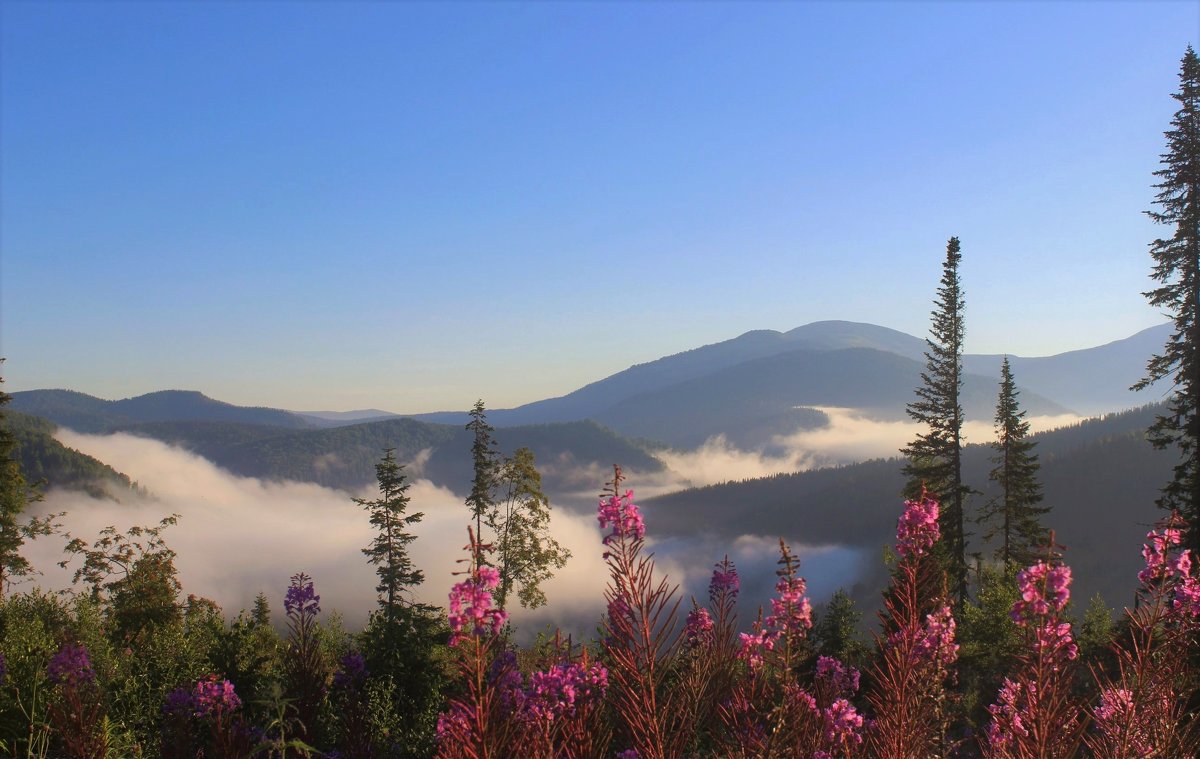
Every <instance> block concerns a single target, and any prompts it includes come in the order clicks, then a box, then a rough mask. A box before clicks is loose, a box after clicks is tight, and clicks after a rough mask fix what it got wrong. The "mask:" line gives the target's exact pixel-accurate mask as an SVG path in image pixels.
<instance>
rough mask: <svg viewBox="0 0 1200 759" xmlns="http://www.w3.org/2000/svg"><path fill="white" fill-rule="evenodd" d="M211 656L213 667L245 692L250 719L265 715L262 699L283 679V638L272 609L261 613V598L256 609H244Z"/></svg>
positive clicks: (242, 692)
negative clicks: (272, 623)
mask: <svg viewBox="0 0 1200 759" xmlns="http://www.w3.org/2000/svg"><path fill="white" fill-rule="evenodd" d="M259 599H261V600H262V602H263V603H264V604H265V602H266V597H265V596H263V595H262V594H260V595H259ZM210 658H211V661H212V664H213V670H214V671H215V672H217V673H221V674H223V675H224V676H225V677H226V678H228V679H229V680H230V681H231V682H234V683H236V684H237V689H238V692H239V693H241V694H242V695H243V696H245V699H244V701H245V702H246V709H247V712H248V716H249V718H250V720H251V721H252V722H254V721H256V720H257V718H259V717H260V716H265V715H262V714H259V711H258V710H259V709H260V708H261V703H260V702H261V700H262V699H263V698H265V697H266V696H267V695H269V694H270V693H271V689H272V686H274V685H275V684H277V683H279V682H281V681H282V679H283V639H282V638H280V637H279V633H278V632H276V631H275V628H273V627H272V626H271V620H270V611H269V610H267V612H266V614H262V613H260V609H259V604H258V599H256V601H255V610H254V611H253V612H251V613H250V614H247V613H246V612H245V611H242V612H241V613H240V614H238V616H237V618H236V619H234V620H233V622H232V623H230V625H229V627H228V629H225V628H222V630H221V631H220V633H219V634H218V635H217V636H216V639H215V640H214V641H213V646H212V649H211V650H210Z"/></svg>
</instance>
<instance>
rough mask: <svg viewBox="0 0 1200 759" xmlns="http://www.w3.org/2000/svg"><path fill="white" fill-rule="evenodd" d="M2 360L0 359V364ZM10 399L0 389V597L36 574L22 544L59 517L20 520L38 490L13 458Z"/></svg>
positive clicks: (0, 383)
mask: <svg viewBox="0 0 1200 759" xmlns="http://www.w3.org/2000/svg"><path fill="white" fill-rule="evenodd" d="M3 362H4V359H2V358H0V364H3ZM3 383H4V378H3V377H0V386H3ZM11 400H12V396H11V395H9V394H8V393H6V392H4V391H3V390H2V389H0V600H3V599H4V592H5V590H6V589H7V588H8V586H9V585H11V584H12V583H14V582H16V581H18V580H20V579H22V578H25V577H28V576H29V575H32V574H36V572H35V570H34V568H33V566H32V565H31V564H30V563H29V560H28V559H26V558H25V557H24V556H22V555H21V546H23V545H25V541H26V540H29V539H33V538H36V537H37V536H39V535H49V534H51V533H52V532H53V531H54V529H55V528H56V527H57V525H55V524H54V518H55V517H57V516H61V515H57V514H55V515H51V516H48V517H43V518H38V517H32V518H30V519H28V520H25V521H22V520H21V514H22V512H24V511H25V507H26V506H28V505H29V504H30V503H34V502H36V501H39V500H41V493H40V492H39V491H38V490H37V489H36V488H33V487H30V485H29V483H28V482H26V480H25V476H24V475H23V474H22V473H21V464H20V462H19V461H18V460H17V459H16V453H17V439H16V437H15V436H14V435H13V434H12V433H11V432H10V431H9V429H8V425H7V424H6V422H5V418H4V413H3V408H4V406H5V405H6V404H8V402H9V401H11Z"/></svg>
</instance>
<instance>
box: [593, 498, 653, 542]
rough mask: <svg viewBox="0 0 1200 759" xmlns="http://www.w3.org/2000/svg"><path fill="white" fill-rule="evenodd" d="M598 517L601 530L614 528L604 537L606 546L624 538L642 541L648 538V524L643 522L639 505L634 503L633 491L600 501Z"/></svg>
mask: <svg viewBox="0 0 1200 759" xmlns="http://www.w3.org/2000/svg"><path fill="white" fill-rule="evenodd" d="M597 517H598V519H599V520H600V529H604V528H605V527H608V526H610V525H611V526H612V532H611V533H609V534H608V535H605V536H604V545H609V544H610V543H612V542H613V541H614V540H619V539H622V538H631V539H633V540H641V539H643V538H644V537H646V524H645V523H644V522H643V521H642V515H641V513H639V512H638V507H637V504H635V503H634V502H633V491H632V490H627V491H625V495H623V496H618V495H614V496H612V497H611V498H607V499H605V498H602V499H600V510H599V512H598V514H597Z"/></svg>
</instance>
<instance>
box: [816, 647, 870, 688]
mask: <svg viewBox="0 0 1200 759" xmlns="http://www.w3.org/2000/svg"><path fill="white" fill-rule="evenodd" d="M816 678H817V680H818V681H820V682H824V683H826V684H828V686H829V691H830V692H831V693H833V694H834V696H839V697H840V696H853V695H854V694H855V693H857V692H858V683H859V678H860V675H859V672H858V670H857V669H855V668H854V667H847V666H846V665H845V664H842V663H841V662H840V661H838V660H837V659H834V658H833V657H832V656H822V657H819V658H818V659H817V673H816Z"/></svg>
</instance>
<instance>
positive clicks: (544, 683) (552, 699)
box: [525, 663, 608, 720]
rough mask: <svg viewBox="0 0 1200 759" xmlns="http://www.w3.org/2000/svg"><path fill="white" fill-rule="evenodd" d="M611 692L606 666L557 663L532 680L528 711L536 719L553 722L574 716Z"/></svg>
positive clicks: (526, 697) (526, 700) (527, 700)
mask: <svg viewBox="0 0 1200 759" xmlns="http://www.w3.org/2000/svg"><path fill="white" fill-rule="evenodd" d="M607 689H608V670H607V669H605V668H604V666H603V665H602V664H599V663H592V664H589V665H588V666H587V667H584V666H582V665H580V664H574V663H572V664H556V665H554V666H553V667H551V668H550V669H549V670H548V671H546V672H534V673H533V674H532V675H530V677H529V691H528V693H526V696H525V708H526V710H527V712H528V714H529V715H530V716H531V717H533V718H534V719H541V720H553V719H555V718H557V717H561V716H564V715H572V714H574V713H575V711H576V709H577V708H578V707H579V706H580V705H582V704H584V703H587V702H589V701H598V700H600V699H602V698H603V697H604V692H605V690H607Z"/></svg>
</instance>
